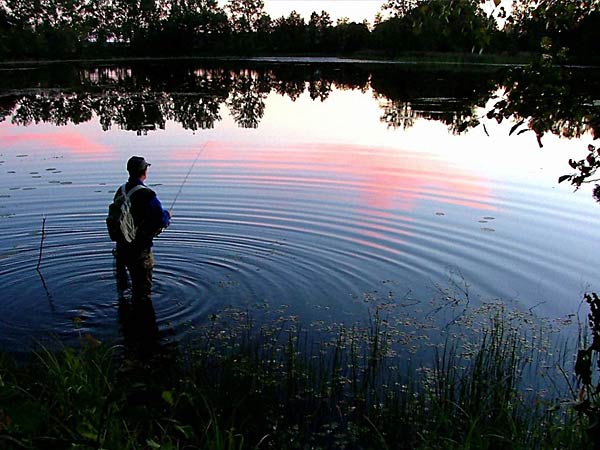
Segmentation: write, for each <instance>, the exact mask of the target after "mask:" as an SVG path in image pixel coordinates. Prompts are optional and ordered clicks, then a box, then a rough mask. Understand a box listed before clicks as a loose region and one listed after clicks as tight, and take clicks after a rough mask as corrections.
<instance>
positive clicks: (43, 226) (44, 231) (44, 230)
mask: <svg viewBox="0 0 600 450" xmlns="http://www.w3.org/2000/svg"><path fill="white" fill-rule="evenodd" d="M44 236H46V216H44V217H43V218H42V238H41V239H40V256H39V258H38V262H37V266H36V267H35V270H37V271H38V272H39V270H40V264H42V251H43V250H44Z"/></svg>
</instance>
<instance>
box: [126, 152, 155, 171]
mask: <svg viewBox="0 0 600 450" xmlns="http://www.w3.org/2000/svg"><path fill="white" fill-rule="evenodd" d="M150 165H151V164H150V163H149V162H147V161H146V160H145V159H144V157H143V156H132V157H131V158H129V161H127V172H130V173H131V172H133V173H138V172H143V171H144V170H146V167H148V166H150Z"/></svg>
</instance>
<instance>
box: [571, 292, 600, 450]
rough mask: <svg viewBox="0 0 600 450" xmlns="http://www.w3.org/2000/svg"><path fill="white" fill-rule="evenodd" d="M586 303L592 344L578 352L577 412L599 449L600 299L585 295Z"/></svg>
mask: <svg viewBox="0 0 600 450" xmlns="http://www.w3.org/2000/svg"><path fill="white" fill-rule="evenodd" d="M585 301H586V302H587V304H588V305H589V307H590V313H589V314H588V326H589V329H590V332H591V335H592V342H591V343H590V345H587V346H585V347H584V348H582V349H580V350H579V351H578V352H577V362H576V363H575V374H576V375H577V378H578V379H579V381H580V382H581V385H582V387H581V390H580V392H579V399H578V402H577V403H576V404H575V410H576V411H578V412H580V413H582V414H584V415H585V416H586V417H587V418H588V422H589V427H588V433H589V435H590V437H591V439H592V441H593V442H594V448H596V449H598V448H600V297H598V295H597V294H596V293H595V292H593V293H591V294H586V295H585ZM586 340H587V339H586ZM584 343H585V340H584ZM594 360H595V361H596V365H597V374H596V376H595V377H594V371H593V368H592V367H593V362H594Z"/></svg>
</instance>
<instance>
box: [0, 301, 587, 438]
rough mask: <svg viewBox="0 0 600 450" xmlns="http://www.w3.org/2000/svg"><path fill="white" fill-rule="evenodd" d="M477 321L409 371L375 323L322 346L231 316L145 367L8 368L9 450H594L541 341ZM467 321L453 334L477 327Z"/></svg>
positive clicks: (381, 324)
mask: <svg viewBox="0 0 600 450" xmlns="http://www.w3.org/2000/svg"><path fill="white" fill-rule="evenodd" d="M481 317H485V319H484V320H482V321H480V322H478V325H477V326H470V329H471V331H470V332H469V334H468V336H465V338H464V339H463V338H461V336H460V335H458V334H455V333H454V332H448V333H445V337H443V338H442V339H441V340H440V341H439V342H437V343H432V344H431V345H430V347H429V350H428V351H427V352H425V353H424V354H422V355H421V356H420V357H416V356H415V357H414V358H407V357H406V356H403V355H402V354H401V352H402V347H403V346H402V345H400V346H399V344H398V342H399V339H398V337H399V335H398V333H397V325H396V323H394V322H393V321H392V320H391V318H390V317H388V316H387V314H386V312H385V310H384V309H377V308H375V309H374V311H373V312H372V316H371V318H370V321H369V323H368V324H366V325H362V326H361V325H359V324H356V325H354V326H349V327H348V326H342V325H339V326H337V327H334V329H333V330H329V331H328V332H314V331H313V330H311V329H310V327H308V328H305V327H303V325H302V324H301V323H300V322H299V321H298V320H297V319H296V318H294V317H289V316H280V317H277V318H276V319H274V320H273V321H270V322H263V321H261V324H260V325H259V324H257V323H254V320H253V318H252V315H251V314H249V313H248V312H245V311H239V310H228V311H224V312H222V313H221V314H218V315H215V316H213V317H212V318H211V320H210V323H209V324H207V325H206V326H205V327H203V328H202V329H201V330H200V331H199V332H198V334H197V335H196V336H197V337H196V338H195V339H194V340H190V341H189V342H187V343H186V344H181V345H179V347H177V348H176V347H169V346H165V345H163V346H161V347H159V348H158V349H157V350H156V351H155V352H154V353H153V354H150V355H149V354H143V355H140V356H139V357H136V356H134V355H132V354H131V353H130V352H128V351H124V350H123V349H122V348H120V347H107V346H104V345H97V343H96V342H95V341H93V340H84V341H82V345H81V348H78V349H73V348H64V349H62V350H59V351H49V350H44V349H42V350H40V351H39V352H37V353H35V355H33V358H32V360H31V362H29V363H28V364H22V365H17V364H15V363H14V362H13V361H11V359H10V358H8V357H7V356H4V357H2V359H1V361H0V447H1V448H3V449H7V450H8V449H21V448H36V449H37V448H39V449H46V448H47V449H63V448H64V449H66V448H71V449H100V448H104V449H216V450H219V449H227V450H238V449H239V450H241V449H413V448H417V449H495V448H498V449H504V448H512V449H521V448H522V449H546V448H548V449H550V448H552V449H554V448H587V447H589V445H590V442H589V441H588V435H587V434H586V427H587V421H586V419H585V417H583V416H580V415H579V414H578V413H577V412H576V411H574V410H573V409H572V408H568V407H560V405H561V403H560V402H559V401H558V400H557V398H558V397H557V398H552V397H553V396H550V397H551V398H548V396H546V397H544V396H543V395H541V392H542V391H543V390H544V389H546V388H545V387H544V386H543V385H545V384H547V383H541V382H539V381H540V379H541V376H542V375H541V367H542V365H548V360H546V361H544V360H543V358H541V359H540V354H545V355H546V356H548V353H547V348H546V349H542V348H541V347H542V345H541V342H542V340H543V339H541V338H540V335H539V332H537V331H536V332H535V333H529V334H528V333H525V332H524V331H523V329H522V328H521V327H518V326H515V323H514V316H510V315H509V314H508V313H506V312H505V310H504V309H502V308H497V307H494V308H488V309H486V310H485V312H484V313H483V315H482V316H481ZM460 320H463V323H461V324H458V325H457V327H456V329H461V328H464V327H463V325H464V324H465V323H466V322H467V321H470V322H469V323H470V324H471V325H473V323H474V322H473V321H472V320H473V319H472V317H469V318H466V317H465V318H464V319H463V318H461V319H460ZM538 331H539V330H538ZM540 361H541V362H540ZM532 374H533V378H532V376H531V375H532ZM531 386H534V388H531ZM556 395H558V394H556Z"/></svg>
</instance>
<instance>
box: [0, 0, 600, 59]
mask: <svg viewBox="0 0 600 450" xmlns="http://www.w3.org/2000/svg"><path fill="white" fill-rule="evenodd" d="M588 3H590V2H589V1H587V2H585V1H578V2H572V1H571V0H559V1H546V0H529V1H527V2H521V3H518V5H517V6H516V7H515V8H514V14H513V15H511V16H510V17H508V19H507V25H506V27H505V28H504V29H502V30H501V29H500V28H499V26H498V23H497V22H496V16H497V17H504V16H505V15H506V11H504V10H502V7H499V5H500V3H499V1H498V0H450V1H443V2H442V1H439V0H389V1H388V2H387V3H386V4H385V5H384V7H383V11H384V12H386V11H387V12H389V14H388V16H387V17H386V18H385V19H384V16H383V15H379V16H378V18H377V19H376V23H375V25H374V26H373V28H371V26H370V25H369V24H368V23H353V22H349V21H347V20H340V21H338V23H336V24H333V23H332V22H331V17H330V15H329V14H328V13H327V12H325V11H322V12H321V13H317V12H314V13H313V14H312V15H311V16H310V18H306V19H307V20H305V18H302V17H300V16H299V15H298V14H297V13H296V12H292V13H290V15H289V16H288V17H281V18H276V19H274V20H273V19H272V18H271V17H269V15H268V14H266V12H265V10H264V1H263V0H243V1H233V0H232V1H229V2H227V3H226V4H225V6H224V7H221V6H220V4H219V2H217V1H216V0H99V1H91V0H86V1H82V2H77V1H74V0H32V1H22V0H6V1H4V2H2V3H0V43H1V44H0V57H3V58H13V59H22V58H61V57H62V58H82V57H97V56H123V55H136V56H140V55H142V56H145V55H152V56H154V55H156V56H160V55H173V54H180V55H181V54H182V55H194V54H223V53H229V54H231V53H234V54H240V53H246V54H257V53H259V54H260V53H265V52H266V53H289V52H294V53H321V52H327V53H329V54H338V53H342V54H343V53H352V52H363V51H365V50H368V51H375V52H381V51H383V52H386V53H387V54H390V55H392V56H393V55H396V54H398V53H399V52H406V51H437V52H448V51H452V52H457V51H458V52H471V53H480V52H502V51H507V50H509V51H517V50H528V51H533V52H536V51H538V50H539V42H540V40H541V39H542V38H543V37H547V38H550V39H552V40H553V41H555V42H556V43H557V44H558V45H560V46H568V47H571V48H572V49H573V50H574V52H573V55H575V56H577V57H578V58H586V57H588V58H589V57H594V55H595V54H596V53H597V52H595V50H597V49H598V45H599V44H598V41H599V39H598V37H599V36H598V33H600V31H598V30H599V29H600V27H598V26H597V25H598V23H599V21H600V11H599V8H598V1H593V2H591V3H590V7H586V5H587V4H588ZM486 4H490V5H492V8H493V12H492V13H486V12H484V11H483V9H482V5H486ZM582 43H583V44H582Z"/></svg>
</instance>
